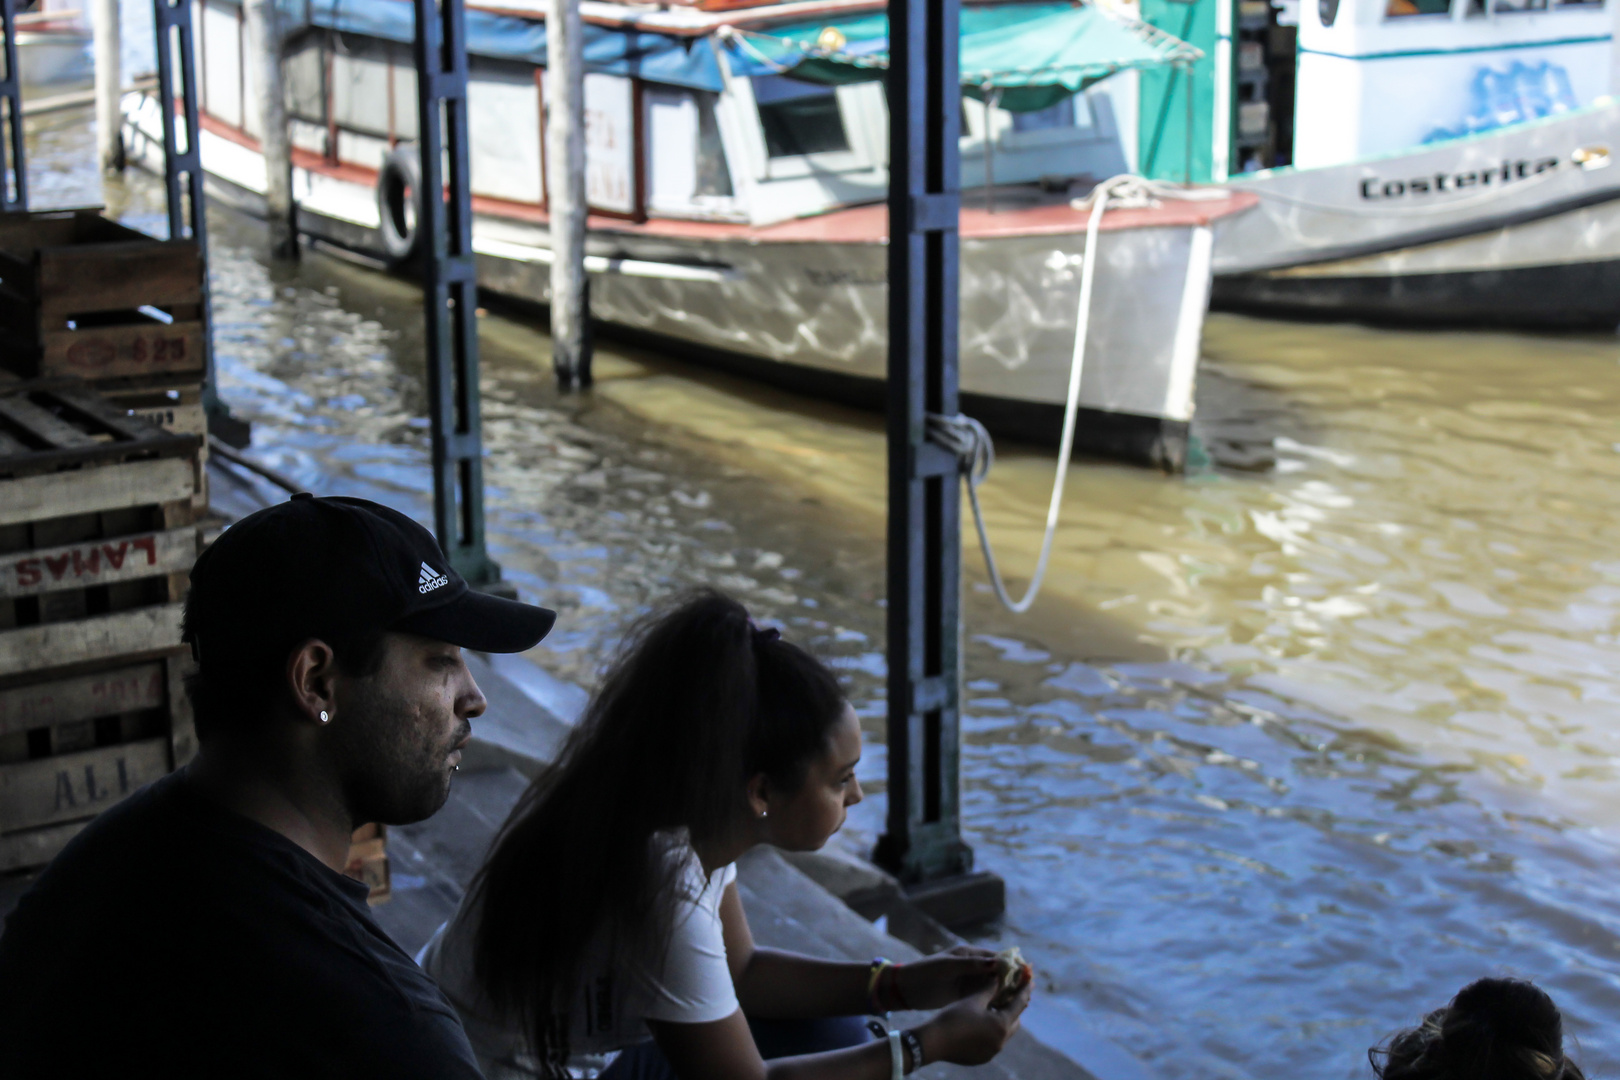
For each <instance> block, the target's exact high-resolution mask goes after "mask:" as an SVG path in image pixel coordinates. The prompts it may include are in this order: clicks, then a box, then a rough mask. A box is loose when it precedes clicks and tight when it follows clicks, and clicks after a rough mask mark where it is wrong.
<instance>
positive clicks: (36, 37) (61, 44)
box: [13, 0, 95, 86]
mask: <svg viewBox="0 0 1620 1080" xmlns="http://www.w3.org/2000/svg"><path fill="white" fill-rule="evenodd" d="M13 18H14V19H15V20H16V25H17V73H18V75H20V76H21V77H22V82H23V85H25V86H60V85H63V84H68V83H80V82H89V81H90V79H91V78H92V76H93V75H94V74H95V68H94V65H93V63H92V61H91V57H90V45H91V41H92V38H91V35H90V32H89V31H88V30H87V29H85V25H84V19H83V14H82V13H81V12H80V11H79V10H77V9H69V8H66V7H63V6H62V5H61V3H60V2H59V0H47V2H46V3H44V4H41V5H40V7H39V8H37V9H35V10H33V11H24V12H19V13H18V14H16V15H15V16H13Z"/></svg>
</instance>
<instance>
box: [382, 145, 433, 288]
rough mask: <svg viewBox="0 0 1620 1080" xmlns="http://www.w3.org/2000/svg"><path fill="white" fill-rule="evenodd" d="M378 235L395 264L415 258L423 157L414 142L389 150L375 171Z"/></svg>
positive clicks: (418, 243)
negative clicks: (380, 166) (380, 165)
mask: <svg viewBox="0 0 1620 1080" xmlns="http://www.w3.org/2000/svg"><path fill="white" fill-rule="evenodd" d="M377 217H378V219H379V221H378V224H377V236H378V239H380V240H381V241H382V246H383V251H384V252H385V253H386V254H387V255H388V261H389V262H390V263H393V264H394V265H396V266H397V265H400V264H402V263H408V262H410V261H412V260H413V259H415V258H416V256H417V252H418V251H419V249H420V248H421V246H422V229H421V224H420V223H421V220H422V157H421V154H419V153H418V152H417V149H416V144H415V143H400V144H399V145H398V146H396V147H394V148H393V149H392V150H390V151H388V156H387V157H385V158H383V163H382V168H381V169H379V170H378V172H377Z"/></svg>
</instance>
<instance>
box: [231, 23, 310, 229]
mask: <svg viewBox="0 0 1620 1080" xmlns="http://www.w3.org/2000/svg"><path fill="white" fill-rule="evenodd" d="M244 14H245V16H246V18H247V36H248V40H249V41H250V42H251V43H252V44H253V46H254V48H253V54H252V59H251V60H249V59H248V58H247V57H243V63H251V64H252V65H253V67H252V71H253V86H254V91H255V92H256V93H257V94H258V97H259V126H260V131H261V135H260V141H259V145H260V148H261V149H262V151H263V153H264V172H265V185H264V209H265V219H266V221H268V222H269V224H270V254H271V256H272V257H273V258H277V259H296V258H298V225H297V219H296V217H295V214H296V213H297V210H296V208H295V207H294V206H293V197H292V142H291V140H290V137H289V136H288V133H287V91H286V87H285V84H284V83H283V82H282V78H281V44H282V33H281V16H280V13H279V12H278V11H277V10H276V3H275V0H247V2H246V4H245V5H244Z"/></svg>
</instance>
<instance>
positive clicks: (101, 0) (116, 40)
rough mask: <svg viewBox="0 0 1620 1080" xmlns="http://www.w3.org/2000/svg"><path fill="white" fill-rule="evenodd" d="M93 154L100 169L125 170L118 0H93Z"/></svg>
mask: <svg viewBox="0 0 1620 1080" xmlns="http://www.w3.org/2000/svg"><path fill="white" fill-rule="evenodd" d="M91 18H92V22H93V30H94V33H95V39H96V43H95V60H96V157H97V159H98V160H99V162H100V163H101V169H102V171H103V172H123V170H124V132H123V127H124V116H123V110H122V109H121V108H120V107H119V106H120V99H121V98H122V97H123V93H124V71H123V47H124V45H123V33H122V30H121V29H120V26H119V12H118V0H95V7H94V9H93V14H92V16H91Z"/></svg>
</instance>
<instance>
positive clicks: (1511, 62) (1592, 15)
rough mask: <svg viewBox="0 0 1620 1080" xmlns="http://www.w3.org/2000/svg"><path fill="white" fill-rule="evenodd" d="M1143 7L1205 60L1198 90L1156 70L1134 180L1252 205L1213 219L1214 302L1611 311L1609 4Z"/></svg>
mask: <svg viewBox="0 0 1620 1080" xmlns="http://www.w3.org/2000/svg"><path fill="white" fill-rule="evenodd" d="M1142 4H1143V13H1144V17H1145V18H1148V19H1150V20H1152V21H1155V22H1157V23H1159V24H1160V25H1166V26H1173V27H1176V28H1178V29H1182V30H1183V31H1184V36H1187V37H1188V38H1189V39H1190V40H1191V41H1192V42H1193V43H1194V44H1199V45H1206V46H1207V47H1208V52H1209V55H1208V57H1207V58H1205V59H1203V60H1201V61H1199V62H1198V64H1197V65H1195V68H1194V74H1193V78H1192V79H1191V80H1190V81H1187V80H1184V81H1183V82H1182V83H1180V84H1176V85H1171V82H1170V81H1167V80H1165V79H1163V78H1159V77H1157V76H1145V77H1144V82H1143V96H1142V106H1141V107H1142V113H1143V115H1144V116H1155V117H1158V118H1159V120H1160V121H1161V122H1160V123H1158V124H1157V125H1154V126H1151V127H1150V126H1148V125H1146V123H1145V122H1144V127H1143V132H1142V158H1143V171H1144V172H1145V173H1147V174H1148V175H1150V176H1173V177H1177V178H1180V177H1181V176H1184V175H1190V176H1191V177H1192V178H1193V179H1195V180H1204V181H1208V182H1212V183H1216V184H1226V185H1230V186H1231V187H1232V188H1233V189H1234V190H1239V191H1247V192H1252V193H1254V194H1255V195H1257V196H1259V198H1260V208H1259V209H1258V210H1257V211H1256V212H1255V213H1252V214H1248V215H1245V216H1244V217H1243V218H1241V219H1235V218H1234V219H1230V220H1227V221H1224V222H1222V223H1221V224H1220V225H1219V226H1218V227H1217V230H1216V243H1215V274H1216V281H1215V285H1214V289H1213V301H1214V303H1215V304H1216V305H1217V306H1221V307H1232V308H1241V309H1245V310H1254V311H1260V312H1272V313H1279V314H1294V315H1298V314H1307V315H1318V316H1331V317H1353V318H1362V319H1370V320H1374V321H1395V322H1405V323H1438V324H1454V325H1455V324H1462V325H1480V324H1496V325H1517V326H1603V327H1613V326H1615V325H1616V324H1617V323H1620V261H1617V260H1620V201H1616V197H1617V196H1620V170H1612V171H1610V170H1607V169H1606V167H1607V165H1608V164H1609V162H1610V157H1609V154H1610V152H1611V151H1620V110H1617V109H1616V107H1615V106H1614V105H1613V104H1612V99H1611V98H1610V96H1609V95H1610V94H1611V92H1612V90H1613V83H1612V79H1613V78H1614V77H1615V75H1614V73H1615V71H1616V70H1617V69H1616V68H1615V65H1614V64H1613V57H1614V41H1613V33H1612V25H1613V20H1614V18H1615V17H1616V10H1617V9H1616V8H1615V5H1612V4H1611V5H1610V6H1609V9H1608V10H1606V9H1605V8H1604V5H1603V4H1602V3H1600V2H1588V0H1367V2H1362V3H1356V4H1348V3H1339V2H1338V0H1320V2H1315V3H1301V2H1299V0H1275V2H1270V3H1268V2H1265V0H1194V3H1193V5H1192V6H1191V7H1190V8H1188V7H1186V6H1184V5H1179V4H1172V3H1169V2H1168V0H1142ZM1183 116H1186V117H1188V118H1189V119H1191V121H1192V128H1191V131H1190V132H1189V131H1187V130H1184V128H1183V127H1178V126H1177V121H1178V118H1180V117H1183Z"/></svg>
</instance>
